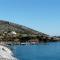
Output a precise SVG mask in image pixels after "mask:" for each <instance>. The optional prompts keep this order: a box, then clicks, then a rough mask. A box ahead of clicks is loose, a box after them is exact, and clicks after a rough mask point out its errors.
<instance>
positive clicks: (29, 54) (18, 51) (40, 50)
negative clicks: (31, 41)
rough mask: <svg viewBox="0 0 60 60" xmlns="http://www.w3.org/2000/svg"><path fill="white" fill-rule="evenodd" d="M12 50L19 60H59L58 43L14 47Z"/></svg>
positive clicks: (59, 46) (59, 45)
mask: <svg viewBox="0 0 60 60" xmlns="http://www.w3.org/2000/svg"><path fill="white" fill-rule="evenodd" d="M14 49H15V50H14V54H15V56H16V57H17V58H18V59H19V60H60V42H49V43H40V44H38V45H16V46H14Z"/></svg>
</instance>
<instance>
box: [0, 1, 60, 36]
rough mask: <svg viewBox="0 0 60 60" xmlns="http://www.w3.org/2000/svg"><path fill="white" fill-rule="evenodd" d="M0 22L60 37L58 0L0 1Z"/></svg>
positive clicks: (59, 7)
mask: <svg viewBox="0 0 60 60" xmlns="http://www.w3.org/2000/svg"><path fill="white" fill-rule="evenodd" d="M0 20H7V21H10V22H14V23H17V24H20V25H24V26H27V27H29V28H32V29H34V30H37V31H40V32H43V33H46V34H48V35H60V0H0Z"/></svg>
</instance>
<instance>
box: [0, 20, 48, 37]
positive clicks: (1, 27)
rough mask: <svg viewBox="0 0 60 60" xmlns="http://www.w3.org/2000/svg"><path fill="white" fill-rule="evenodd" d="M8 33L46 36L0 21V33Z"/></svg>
mask: <svg viewBox="0 0 60 60" xmlns="http://www.w3.org/2000/svg"><path fill="white" fill-rule="evenodd" d="M9 31H15V32H17V33H20V34H28V35H41V36H48V35H47V34H44V33H42V32H38V31H35V30H33V29H30V28H28V27H25V26H23V25H18V24H15V23H11V22H8V21H4V20H0V33H2V32H9Z"/></svg>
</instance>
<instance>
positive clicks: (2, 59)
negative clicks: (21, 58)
mask: <svg viewBox="0 0 60 60" xmlns="http://www.w3.org/2000/svg"><path fill="white" fill-rule="evenodd" d="M0 60H18V59H17V58H15V57H14V54H13V52H12V51H11V49H9V48H8V47H6V46H3V45H0Z"/></svg>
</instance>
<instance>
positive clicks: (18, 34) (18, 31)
mask: <svg viewBox="0 0 60 60" xmlns="http://www.w3.org/2000/svg"><path fill="white" fill-rule="evenodd" d="M56 41H60V36H52V37H50V36H49V35H47V34H45V33H42V32H38V31H36V30H33V29H30V28H28V27H25V26H23V25H19V24H15V23H12V22H8V21H4V20H0V42H1V43H6V44H12V43H13V44H24V43H28V44H38V43H41V42H56Z"/></svg>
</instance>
